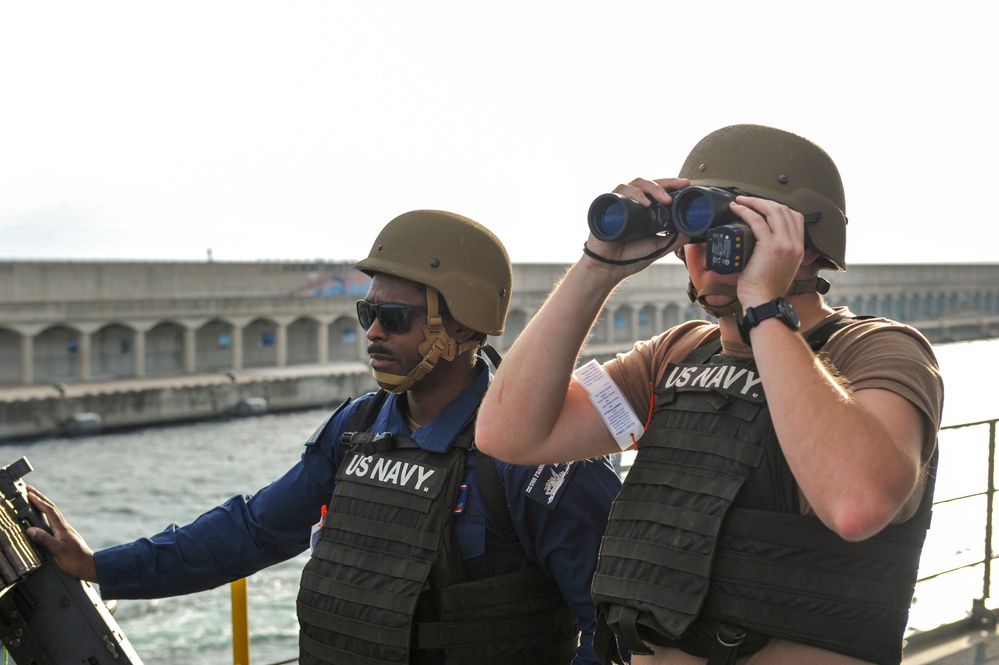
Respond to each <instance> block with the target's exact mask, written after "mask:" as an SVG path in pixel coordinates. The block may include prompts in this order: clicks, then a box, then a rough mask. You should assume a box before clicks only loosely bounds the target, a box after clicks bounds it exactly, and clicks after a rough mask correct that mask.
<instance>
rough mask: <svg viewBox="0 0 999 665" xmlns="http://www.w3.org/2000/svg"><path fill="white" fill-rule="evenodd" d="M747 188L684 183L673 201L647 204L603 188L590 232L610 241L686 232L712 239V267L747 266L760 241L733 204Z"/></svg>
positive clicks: (724, 269) (728, 270) (722, 270)
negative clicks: (607, 192) (689, 185)
mask: <svg viewBox="0 0 999 665" xmlns="http://www.w3.org/2000/svg"><path fill="white" fill-rule="evenodd" d="M742 193H743V192H741V191H739V190H737V189H726V188H723V187H699V186H691V187H684V188H683V189H680V190H677V191H675V192H673V193H672V197H673V202H672V203H671V204H670V205H663V204H661V203H659V202H658V201H656V200H655V199H653V200H652V205H650V206H649V207H647V208H646V207H645V206H643V205H642V204H640V203H638V202H637V201H635V200H633V199H629V198H628V197H626V196H621V195H620V194H601V195H600V196H598V197H597V198H596V199H594V201H593V203H591V204H590V210H589V213H588V221H589V225H590V232H591V233H592V234H593V236H594V237H595V238H597V239H598V240H602V241H604V242H625V241H627V240H635V239H638V238H647V237H649V236H653V235H659V234H663V233H666V234H673V233H682V234H683V235H685V236H687V237H688V238H690V239H691V241H693V242H706V243H707V245H708V252H707V261H708V266H707V267H708V269H710V270H714V271H715V272H719V273H732V272H738V271H740V270H742V269H743V268H745V267H746V261H748V260H749V255H750V254H751V253H752V250H753V245H755V238H754V237H753V233H752V231H750V229H749V226H748V225H747V224H745V223H744V222H742V221H740V219H739V218H738V217H737V216H736V215H734V214H733V213H732V211H731V210H730V209H729V203H731V202H732V201H734V200H735V197H736V196H739V195H740V194H742Z"/></svg>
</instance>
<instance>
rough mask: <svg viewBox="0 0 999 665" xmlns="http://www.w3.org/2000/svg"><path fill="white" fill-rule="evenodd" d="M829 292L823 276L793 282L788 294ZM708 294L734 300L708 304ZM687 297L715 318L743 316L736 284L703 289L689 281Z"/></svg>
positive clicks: (709, 286) (716, 285) (717, 285)
mask: <svg viewBox="0 0 999 665" xmlns="http://www.w3.org/2000/svg"><path fill="white" fill-rule="evenodd" d="M828 292H829V282H828V281H827V280H825V279H823V278H821V277H813V278H812V279H799V280H795V281H794V282H791V288H790V289H788V291H787V294H786V295H789V296H793V295H797V294H799V293H828ZM707 296H729V297H730V298H733V300H732V302H730V303H728V304H727V305H721V306H720V307H716V306H714V305H709V304H708V302H707ZM687 297H688V298H690V302H696V303H697V304H698V305H700V306H701V308H702V309H703V310H704V311H705V312H707V313H708V314H710V315H711V316H713V317H715V318H718V319H720V318H722V317H723V316H729V315H730V314H735V315H736V316H742V304H741V303H740V302H739V293H738V290H737V289H736V287H735V286H734V285H731V284H708V285H707V286H705V287H704V288H703V289H700V290H697V289H695V288H694V283H693V282H687Z"/></svg>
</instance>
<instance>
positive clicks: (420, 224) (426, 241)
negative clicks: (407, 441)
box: [354, 210, 513, 392]
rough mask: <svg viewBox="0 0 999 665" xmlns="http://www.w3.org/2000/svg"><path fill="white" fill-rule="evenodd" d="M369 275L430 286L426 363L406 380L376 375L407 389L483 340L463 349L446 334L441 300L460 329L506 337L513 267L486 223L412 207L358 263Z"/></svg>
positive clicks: (397, 389)
mask: <svg viewBox="0 0 999 665" xmlns="http://www.w3.org/2000/svg"><path fill="white" fill-rule="evenodd" d="M354 267H355V268H357V269H358V270H360V271H361V272H364V273H366V274H368V275H374V274H376V273H384V274H386V275H393V276H395V277H401V278H403V279H408V280H410V281H412V282H417V283H419V284H423V285H425V286H426V287H427V325H426V326H424V329H423V330H424V337H425V341H424V342H423V344H421V345H420V353H421V354H423V362H421V363H420V364H418V365H417V367H415V368H414V369H413V371H412V372H410V373H409V375H407V376H405V377H401V376H396V375H387V374H384V373H379V372H375V378H376V379H377V380H378V381H379V382H381V383H383V384H390V385H393V386H394V388H393V389H392V392H405V391H406V390H408V389H409V387H410V386H412V385H413V384H414V383H416V381H419V380H420V379H422V378H423V377H424V376H426V374H427V373H428V372H429V371H430V370H431V369H433V367H434V366H435V365H436V363H437V360H438V359H439V358H444V359H445V360H453V359H454V358H455V357H457V356H458V355H459V354H461V353H463V352H465V351H467V350H469V349H474V348H477V347H478V346H480V345H481V344H482V341H481V340H470V341H468V342H465V343H464V344H458V343H457V342H455V341H454V340H453V339H451V337H450V336H449V335H448V334H447V332H446V331H445V330H444V327H443V325H442V324H443V321H442V319H441V316H440V314H439V312H438V303H437V295H438V294H440V296H441V297H442V298H443V299H444V302H445V303H446V304H447V308H448V311H449V312H450V314H451V316H452V317H454V319H455V320H456V321H457V322H458V323H461V324H462V325H465V326H468V327H469V328H471V329H473V330H475V331H478V332H480V333H483V334H484V335H501V334H503V329H504V327H505V326H506V315H507V311H508V309H509V307H510V289H511V286H512V284H513V270H512V268H511V266H510V257H509V256H508V255H507V252H506V248H505V247H504V246H503V243H501V242H500V240H499V238H497V237H496V236H495V235H493V233H492V232H491V231H490V230H489V229H487V228H486V227H484V226H482V225H481V224H479V223H477V222H474V221H472V220H471V219H468V218H467V217H462V216H461V215H456V214H454V213H451V212H443V211H440V210H415V211H413V212H407V213H404V214H402V215H399V216H398V217H396V218H395V219H393V220H392V221H391V222H389V223H388V224H386V225H385V228H383V229H382V231H381V233H379V234H378V237H377V238H375V242H374V244H373V245H372V246H371V251H370V252H369V253H368V257H367V258H366V259H363V260H361V261H358V262H357V263H356V264H355V266H354Z"/></svg>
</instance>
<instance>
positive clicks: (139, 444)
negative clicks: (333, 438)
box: [0, 340, 999, 665]
mask: <svg viewBox="0 0 999 665" xmlns="http://www.w3.org/2000/svg"><path fill="white" fill-rule="evenodd" d="M936 350H937V355H938V358H939V360H940V364H941V368H942V371H943V373H944V379H945V385H946V388H945V391H946V392H945V403H944V425H953V424H959V423H966V422H973V421H979V420H986V419H989V418H999V391H996V390H995V389H994V387H990V386H991V382H990V380H989V378H990V377H994V376H997V375H999V340H987V341H978V342H963V343H956V344H946V345H939V346H937V347H936ZM326 414H327V410H325V409H318V410H310V411H302V412H296V413H291V414H271V415H265V416H260V417H255V418H247V419H233V420H223V421H213V422H204V423H197V424H185V425H176V426H167V427H149V428H144V429H141V430H136V431H132V432H124V433H116V434H106V435H100V436H94V437H88V438H80V439H64V438H51V439H42V440H37V441H32V442H31V443H18V444H7V445H0V465H6V464H10V463H11V462H14V461H16V460H17V459H18V458H20V457H21V456H27V457H28V459H29V460H30V461H31V463H32V465H33V466H34V468H35V471H33V472H32V473H31V474H29V475H28V476H27V477H26V478H25V480H26V481H27V482H29V483H31V484H33V485H35V486H37V487H38V488H39V489H40V490H41V491H42V492H44V493H45V494H46V495H47V496H49V498H51V499H52V500H53V501H55V502H56V504H57V505H58V506H59V507H60V509H61V510H62V511H63V513H64V514H65V515H66V517H67V519H68V520H69V521H70V522H71V523H72V524H73V526H74V527H76V528H77V530H78V531H79V532H80V533H81V534H83V536H84V537H85V538H86V539H87V542H88V544H89V545H90V546H91V547H93V548H94V549H100V548H103V547H108V546H111V545H115V544H118V543H121V542H125V541H129V540H133V539H135V538H140V537H144V536H149V535H152V534H153V533H156V532H158V531H160V530H161V529H163V528H164V527H166V526H167V525H168V524H170V523H177V524H184V523H186V522H188V521H191V520H193V519H194V518H196V517H197V516H198V515H199V514H200V513H201V512H203V511H204V510H206V509H208V508H210V507H212V506H215V505H217V504H218V503H221V502H222V501H225V500H226V499H228V498H229V497H230V496H232V495H234V494H238V493H243V492H254V491H255V490H257V489H258V488H260V487H262V486H263V485H265V484H267V483H268V482H269V481H270V480H272V479H274V478H277V477H278V476H280V475H281V474H282V473H283V472H284V471H285V470H286V469H287V468H288V467H290V466H291V465H292V464H294V463H295V461H296V460H297V459H298V457H299V455H300V453H301V445H302V442H303V441H305V440H306V439H307V438H308V437H309V436H310V435H311V434H312V432H313V431H314V430H315V428H316V427H317V426H318V425H319V424H320V423H321V422H322V420H323V419H324V417H325V416H326ZM987 442H988V430H987V428H984V427H976V428H968V429H962V430H956V431H945V432H943V433H942V435H941V462H940V472H939V478H938V481H937V492H936V496H937V498H938V499H940V498H944V497H947V498H951V497H957V496H963V495H966V494H972V493H975V492H979V491H982V490H984V488H985V486H986V481H987V479H986V468H987V467H986V462H987V452H986V451H987ZM984 506H985V501H984V498H979V499H970V500H967V501H962V502H955V503H952V504H945V505H943V506H940V507H938V508H937V509H936V511H935V513H934V522H933V527H932V529H931V532H930V535H929V537H928V539H927V546H926V549H925V551H924V556H923V561H922V566H921V571H920V572H921V575H929V574H932V573H937V572H940V571H943V570H947V569H950V568H953V567H956V566H959V565H962V564H963V563H967V562H972V561H976V560H979V559H981V558H982V552H983V546H984V537H985V536H984ZM305 560H306V555H304V554H303V555H302V556H299V557H297V558H295V559H293V560H291V561H287V562H285V563H283V564H281V565H278V566H275V567H272V568H270V569H267V570H264V571H261V572H259V573H257V574H256V575H253V576H252V577H250V578H249V579H248V581H247V593H248V598H249V626H250V635H251V643H250V655H251V662H252V663H253V664H254V665H270V664H273V663H279V662H282V661H287V660H290V659H294V658H295V657H296V655H297V653H298V647H297V629H298V628H297V621H296V618H295V598H296V595H297V589H298V580H299V576H300V574H301V569H302V567H303V566H304V565H305ZM982 592H983V589H982V570H981V568H980V567H978V568H973V569H969V570H968V571H966V572H961V573H957V574H954V575H948V576H946V577H944V578H941V579H940V580H939V581H936V582H928V583H926V584H921V585H919V587H917V592H916V599H915V602H914V604H913V608H912V612H911V615H910V628H911V629H913V630H926V629H929V628H932V627H935V626H937V625H939V624H941V623H947V622H949V621H953V620H956V619H958V618H961V617H963V616H964V615H965V614H966V613H967V612H968V610H970V608H971V600H972V598H976V597H981V596H982ZM230 607H231V605H230V591H229V587H228V586H225V587H221V588H218V589H214V590H212V591H207V592H203V593H197V594H191V595H188V596H181V597H177V598H166V599H161V600H149V601H121V602H120V603H119V606H118V609H117V612H116V614H115V618H116V619H117V620H118V622H119V624H120V625H121V627H122V629H123V630H124V631H125V634H126V635H127V636H128V638H129V640H130V641H131V642H132V645H133V646H134V647H135V649H136V651H137V652H138V654H139V655H140V656H141V658H142V660H143V662H144V663H146V664H147V665H166V664H168V663H169V664H170V665H173V664H175V663H187V664H190V665H224V664H225V663H231V662H232V628H231V614H230Z"/></svg>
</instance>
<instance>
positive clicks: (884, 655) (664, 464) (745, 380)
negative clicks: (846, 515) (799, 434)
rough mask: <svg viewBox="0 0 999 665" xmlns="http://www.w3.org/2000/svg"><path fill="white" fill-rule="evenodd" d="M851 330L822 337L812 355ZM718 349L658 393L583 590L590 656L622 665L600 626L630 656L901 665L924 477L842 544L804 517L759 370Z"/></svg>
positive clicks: (704, 352) (924, 513)
mask: <svg viewBox="0 0 999 665" xmlns="http://www.w3.org/2000/svg"><path fill="white" fill-rule="evenodd" d="M850 322H851V321H850V320H849V319H846V320H843V321H838V322H836V323H834V324H830V325H828V326H825V327H824V328H823V329H822V330H820V331H817V332H816V333H815V334H814V335H813V336H812V338H811V339H810V340H809V341H810V342H811V344H812V347H813V349H815V350H817V349H818V348H821V346H822V345H823V344H825V341H826V340H827V339H828V338H829V336H830V335H831V334H832V332H834V330H835V329H836V328H837V327H839V326H841V325H848V324H849V323H850ZM719 350H720V345H719V343H718V342H717V341H714V342H711V343H709V344H707V345H704V346H702V347H700V348H699V349H696V350H695V351H694V352H693V353H691V354H690V356H688V357H687V358H686V359H685V360H684V362H683V363H681V364H679V365H675V366H670V367H669V368H667V371H666V374H665V376H664V378H663V381H662V383H661V385H660V386H659V387H658V388H657V390H656V407H655V413H654V415H653V417H652V420H651V423H650V426H649V428H648V430H647V431H646V432H645V434H644V435H643V436H642V439H641V443H640V446H639V450H638V455H637V457H636V459H635V464H634V466H633V467H632V469H631V471H629V473H628V476H627V478H626V480H625V482H624V485H623V487H622V489H621V492H620V493H619V495H618V497H617V499H616V501H615V502H614V505H613V507H612V509H611V514H610V519H609V522H608V525H607V531H606V533H605V536H604V539H603V542H602V544H601V549H600V559H599V562H598V564H597V570H596V574H595V575H594V579H593V600H594V602H595V603H596V605H597V617H598V619H597V620H598V633H597V636H596V637H595V639H594V649H595V650H597V655H598V657H601V658H602V660H603V662H605V663H607V662H610V661H611V660H613V661H614V662H621V661H620V655H619V654H617V653H616V651H615V645H614V643H613V640H612V639H609V636H608V633H607V628H608V627H609V629H610V630H612V631H613V632H614V633H615V634H616V635H619V636H621V637H623V638H624V639H625V640H626V641H627V643H628V646H629V647H630V649H631V651H632V653H636V654H651V653H653V649H652V647H650V646H649V645H650V644H652V645H663V646H673V647H678V648H680V649H682V650H684V651H686V652H687V653H690V654H693V655H696V656H701V657H709V662H734V659H735V657H736V655H745V654H748V653H753V652H754V651H757V650H759V649H760V648H761V647H762V646H763V645H764V644H765V643H766V641H767V640H768V639H769V637H780V638H784V639H788V640H793V641H796V642H801V643H804V644H809V645H812V646H816V647H819V648H822V649H827V650H831V651H835V652H838V653H843V654H847V655H850V656H853V657H855V658H860V659H862V660H867V661H871V662H874V663H879V664H882V663H883V664H885V665H888V664H897V663H899V662H900V660H901V648H902V642H903V635H904V631H905V626H906V622H907V619H908V610H909V605H910V603H911V599H912V593H913V587H914V585H915V582H916V574H917V570H918V564H919V555H920V552H921V550H922V544H923V539H924V538H925V535H926V530H927V528H928V527H929V519H930V506H931V503H932V494H933V487H932V474H933V469H932V468H931V472H930V473H931V475H930V480H929V481H928V483H927V487H926V492H925V495H924V498H923V501H922V504H921V506H920V508H919V510H918V511H917V513H916V515H915V516H914V517H913V518H912V519H910V520H908V521H907V522H906V523H905V524H902V525H897V526H889V527H887V528H885V529H884V530H882V531H881V532H880V533H878V534H877V535H876V536H873V537H871V538H869V539H867V540H864V541H862V542H856V543H851V542H847V541H845V540H843V539H842V538H840V537H839V536H837V535H836V534H835V533H834V532H832V531H831V530H829V529H828V528H826V527H825V526H824V525H823V524H822V523H821V521H819V520H818V518H816V517H813V516H803V515H801V514H800V506H799V502H798V489H797V485H796V483H795V482H794V479H793V476H792V475H791V472H790V469H789V468H788V466H787V461H786V460H785V459H784V455H783V452H782V451H781V448H780V445H779V443H778V441H777V437H776V434H775V432H774V430H773V425H772V423H771V419H770V414H769V411H768V409H767V404H766V396H765V395H764V393H763V386H762V383H760V382H759V376H758V373H757V372H756V365H755V362H753V361H751V360H734V359H731V358H726V357H724V356H718V355H715V354H716V353H717V352H718V351H719ZM830 445H835V442H830ZM933 466H935V458H934V460H933V461H932V462H931V467H933Z"/></svg>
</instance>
